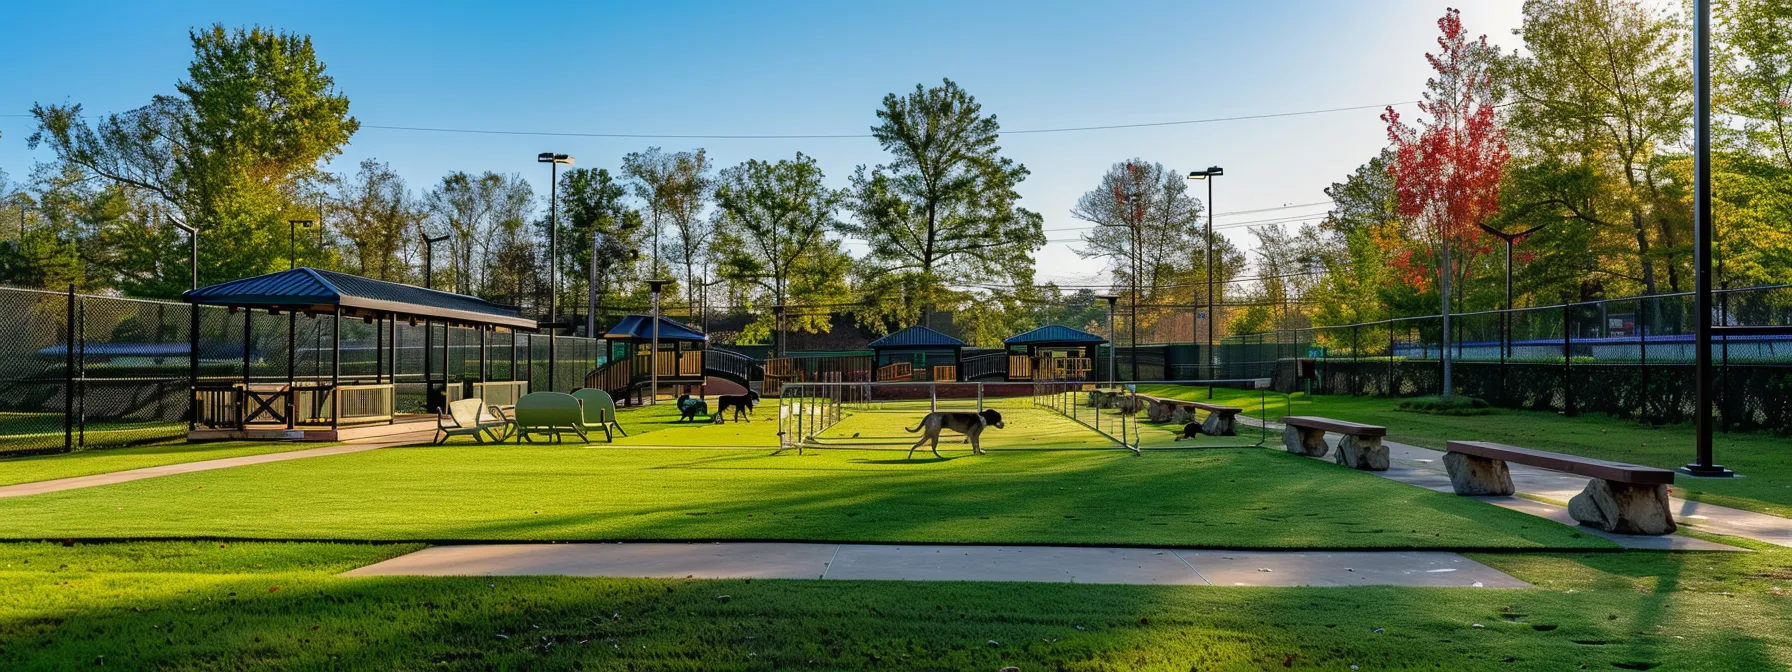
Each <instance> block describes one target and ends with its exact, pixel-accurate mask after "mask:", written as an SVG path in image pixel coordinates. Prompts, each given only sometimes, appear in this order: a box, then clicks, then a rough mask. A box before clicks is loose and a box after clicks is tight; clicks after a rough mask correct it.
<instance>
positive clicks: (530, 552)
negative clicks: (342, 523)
mask: <svg viewBox="0 0 1792 672" xmlns="http://www.w3.org/2000/svg"><path fill="white" fill-rule="evenodd" d="M544 575H554V576H607V577H619V578H631V577H633V578H680V579H681V578H695V579H828V580H842V581H845V580H871V581H1027V582H1044V583H1120V584H1137V585H1165V586H1169V585H1178V586H1180V585H1187V586H1420V587H1473V588H1525V587H1528V586H1529V584H1527V583H1525V582H1523V581H1519V580H1518V579H1515V578H1513V577H1512V576H1511V575H1508V574H1506V573H1504V572H1501V571H1499V570H1496V569H1493V568H1492V567H1488V566H1487V565H1483V564H1481V563H1479V562H1475V561H1473V560H1470V559H1468V558H1464V557H1462V556H1461V555H1458V554H1456V553H1447V552H1436V551H1424V552H1417V551H1414V552H1339V553H1320V552H1265V551H1203V550H1180V549H1148V548H1085V547H1070V546H928V545H922V546H909V545H873V544H785V543H693V544H675V543H639V544H636V543H628V544H498V545H475V546H436V547H432V548H426V549H424V550H421V551H418V552H416V553H411V554H409V555H404V556H400V557H397V558H393V559H391V560H387V561H385V562H381V563H378V564H374V565H369V566H367V567H362V568H360V569H356V570H353V571H350V572H348V573H346V574H344V576H544Z"/></svg>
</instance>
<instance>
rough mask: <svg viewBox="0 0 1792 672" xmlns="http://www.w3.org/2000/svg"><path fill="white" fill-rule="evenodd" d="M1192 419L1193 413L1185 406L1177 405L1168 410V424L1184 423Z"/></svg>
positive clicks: (1192, 420) (1193, 419)
mask: <svg viewBox="0 0 1792 672" xmlns="http://www.w3.org/2000/svg"><path fill="white" fill-rule="evenodd" d="M1194 421H1195V414H1194V413H1191V412H1189V410H1188V408H1187V407H1183V406H1177V407H1176V408H1173V409H1171V410H1170V424H1173V425H1186V424H1188V423H1191V422H1194Z"/></svg>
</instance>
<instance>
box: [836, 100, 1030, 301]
mask: <svg viewBox="0 0 1792 672" xmlns="http://www.w3.org/2000/svg"><path fill="white" fill-rule="evenodd" d="M877 118H878V124H877V125H876V126H873V127H871V133H872V135H873V136H874V137H876V138H877V141H878V144H879V145H881V146H882V147H883V149H884V151H887V152H889V153H890V155H891V159H890V162H889V163H887V164H883V165H879V166H877V167H875V168H870V169H867V168H866V167H865V166H859V167H858V169H857V170H855V171H854V173H853V176H852V186H851V194H852V196H851V201H850V207H851V209H852V210H853V213H854V214H855V215H856V216H857V221H856V222H854V223H850V224H848V225H846V226H843V227H842V230H843V231H844V232H846V233H847V235H850V236H856V237H859V238H863V239H865V240H866V241H867V242H868V243H869V244H870V248H871V249H870V252H869V254H868V255H867V263H868V266H867V268H868V269H870V270H869V272H868V275H871V276H874V278H875V282H874V283H873V285H874V286H873V287H871V289H873V290H874V292H875V293H877V294H878V295H879V296H880V297H881V298H882V301H880V302H879V305H880V306H881V307H883V308H892V307H893V308H895V309H896V310H895V311H893V312H894V314H896V315H897V316H899V319H912V318H913V317H914V316H916V315H917V314H918V313H919V312H920V310H919V308H920V307H921V306H925V305H927V303H929V302H933V301H937V300H939V299H940V298H941V297H943V296H944V295H945V293H946V292H948V291H949V290H950V289H951V288H952V287H953V286H963V285H968V284H972V283H982V282H991V281H993V282H1000V283H1008V284H1011V285H1030V284H1032V280H1033V254H1034V253H1035V252H1036V251H1037V250H1038V249H1039V248H1040V247H1042V246H1044V245H1045V233H1044V232H1043V231H1042V230H1041V225H1040V222H1041V218H1040V216H1039V215H1038V213H1034V212H1031V211H1029V210H1026V209H1025V208H1021V207H1019V206H1018V205H1016V203H1017V202H1018V201H1019V200H1020V194H1019V193H1018V192H1016V191H1015V187H1016V186H1018V185H1019V184H1020V182H1021V181H1022V180H1025V179H1026V177H1027V169H1026V167H1025V166H1022V165H1020V164H1017V163H1015V162H1014V161H1013V160H1012V159H1008V158H1006V157H1003V156H1002V155H1001V147H1000V146H998V145H997V144H996V142H997V139H998V136H999V131H1000V130H1001V126H1000V124H998V123H997V122H996V118H995V116H994V115H985V114H984V113H983V107H982V106H981V105H979V104H978V103H977V101H976V99H975V98H973V97H972V96H971V94H969V93H967V92H966V91H965V90H964V89H962V88H959V86H958V85H957V84H955V83H953V82H952V80H949V79H948V80H945V81H944V82H942V83H941V85H940V86H936V87H931V88H928V87H924V86H921V85H916V86H915V90H914V91H913V92H910V93H909V94H908V95H906V96H898V95H896V94H894V93H892V94H889V95H887V96H884V100H883V107H882V109H879V110H878V111H877ZM869 313H870V314H869V315H868V316H869V317H872V318H874V319H877V320H879V321H883V322H888V321H889V320H887V319H884V318H886V317H889V316H891V315H892V311H889V310H873V311H869ZM879 313H882V314H879Z"/></svg>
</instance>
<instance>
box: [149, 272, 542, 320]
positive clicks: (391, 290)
mask: <svg viewBox="0 0 1792 672" xmlns="http://www.w3.org/2000/svg"><path fill="white" fill-rule="evenodd" d="M181 298H182V299H184V300H186V302H187V303H196V304H203V305H211V306H248V307H256V308H263V307H265V308H290V309H299V310H302V309H305V308H310V307H313V306H341V307H344V308H360V309H365V310H369V311H373V312H378V313H396V314H399V315H407V316H416V317H430V318H440V319H446V320H455V321H460V322H471V323H476V324H494V325H500V326H507V327H521V328H525V329H535V328H537V327H538V326H539V325H537V324H536V323H535V321H534V320H531V319H528V318H526V317H523V316H522V315H520V314H518V313H517V310H516V309H515V308H509V307H505V306H500V305H498V304H495V303H492V302H490V301H486V300H485V299H481V298H479V297H476V296H467V295H464V294H455V293H452V292H443V291H438V290H434V289H424V288H422V287H418V286H416V285H406V284H402V283H397V282H386V281H384V280H374V279H372V278H363V277H361V276H358V275H349V274H347V273H337V272H335V271H325V270H319V269H315V268H295V269H292V270H289V271H280V272H278V273H269V274H267V275H258V276H255V277H253V278H243V279H241V280H232V281H230V282H225V283H219V284H216V285H211V286H207V287H200V288H199V289H194V290H189V291H187V292H186V293H184V294H182V295H181Z"/></svg>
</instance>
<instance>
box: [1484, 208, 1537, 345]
mask: <svg viewBox="0 0 1792 672" xmlns="http://www.w3.org/2000/svg"><path fill="white" fill-rule="evenodd" d="M1475 225H1476V226H1479V227H1481V230H1482V231H1486V232H1487V234H1488V235H1491V236H1493V237H1495V238H1498V239H1500V240H1502V241H1505V243H1506V312H1505V313H1504V314H1502V315H1500V337H1501V338H1503V339H1505V341H1506V342H1505V344H1504V345H1502V346H1501V347H1502V348H1503V349H1504V350H1503V352H1504V353H1505V355H1506V356H1508V357H1510V356H1511V355H1512V245H1513V244H1514V243H1517V242H1518V239H1519V238H1523V237H1525V236H1528V235H1531V234H1533V233H1536V232H1538V231H1541V230H1543V227H1546V226H1549V223H1548V222H1544V223H1542V224H1538V225H1536V226H1533V227H1531V228H1528V229H1525V230H1523V231H1519V232H1518V233H1506V232H1504V231H1501V230H1499V229H1496V228H1493V227H1491V226H1488V225H1486V224H1484V223H1481V222H1476V223H1475Z"/></svg>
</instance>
